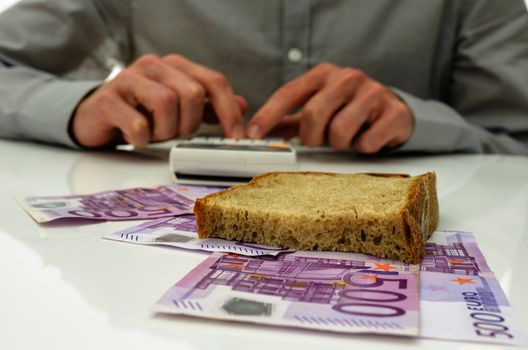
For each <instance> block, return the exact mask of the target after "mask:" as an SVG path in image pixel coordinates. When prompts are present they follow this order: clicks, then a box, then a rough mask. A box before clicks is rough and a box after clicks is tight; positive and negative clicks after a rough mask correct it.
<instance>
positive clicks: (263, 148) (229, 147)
mask: <svg viewBox="0 0 528 350" xmlns="http://www.w3.org/2000/svg"><path fill="white" fill-rule="evenodd" d="M175 147H177V148H192V149H211V150H212V149H214V150H226V151H256V152H277V153H291V152H293V151H292V150H291V148H289V147H288V146H287V145H284V144H280V143H277V144H267V145H241V144H228V143H214V144H213V143H195V142H192V143H191V142H184V143H180V144H178V145H176V146H175Z"/></svg>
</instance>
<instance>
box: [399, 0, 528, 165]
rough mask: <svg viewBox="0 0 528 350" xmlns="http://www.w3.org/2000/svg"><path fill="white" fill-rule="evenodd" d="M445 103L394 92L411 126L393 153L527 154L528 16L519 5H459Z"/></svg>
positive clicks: (507, 1)
mask: <svg viewBox="0 0 528 350" xmlns="http://www.w3.org/2000/svg"><path fill="white" fill-rule="evenodd" d="M463 4H464V6H462V11H461V17H460V28H459V37H458V43H457V46H456V47H455V48H454V50H455V53H454V56H453V57H454V59H453V62H452V68H451V76H450V77H449V91H448V93H447V94H446V95H447V100H446V101H442V102H441V101H433V100H425V99H421V98H418V97H415V96H413V95H411V94H408V93H406V92H404V91H400V90H397V89H395V92H396V93H397V94H398V95H399V96H400V97H401V99H402V100H403V101H404V102H405V103H406V104H407V105H408V106H409V107H410V109H411V110H412V112H413V114H414V118H415V126H414V131H413V134H412V136H411V138H410V139H409V140H408V141H407V142H406V143H405V144H404V145H403V146H402V147H400V148H399V149H398V151H425V152H431V153H438V152H475V153H503V154H524V155H528V12H527V11H526V7H525V5H524V3H523V1H520V0H503V1H491V0H489V1H468V2H467V3H463Z"/></svg>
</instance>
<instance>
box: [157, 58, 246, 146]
mask: <svg viewBox="0 0 528 350" xmlns="http://www.w3.org/2000/svg"><path fill="white" fill-rule="evenodd" d="M163 60H164V61H165V62H167V63H168V64H169V65H171V66H172V67H175V68H176V69H179V70H181V71H182V72H184V73H185V74H188V75H189V76H191V77H192V78H194V79H196V80H197V81H198V82H200V83H201V84H202V85H203V86H204V87H205V90H206V93H207V96H208V97H209V100H210V101H211V104H212V106H213V109H214V111H215V113H216V115H217V116H218V119H219V120H220V124H221V125H222V129H223V131H224V134H225V135H226V136H228V137H233V138H241V137H243V136H244V127H243V118H242V113H241V111H240V108H239V107H238V104H237V102H236V98H235V94H234V92H233V89H232V87H231V85H230V84H229V82H228V80H227V78H226V77H225V76H224V75H222V74H220V73H218V72H216V71H213V70H211V69H209V68H206V67H204V66H202V65H199V64H196V63H194V62H191V61H189V60H188V59H186V58H185V57H182V56H180V55H169V56H166V57H164V59H163Z"/></svg>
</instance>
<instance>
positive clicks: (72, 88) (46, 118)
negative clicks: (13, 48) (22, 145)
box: [21, 80, 102, 148]
mask: <svg viewBox="0 0 528 350" xmlns="http://www.w3.org/2000/svg"><path fill="white" fill-rule="evenodd" d="M101 84H102V81H71V80H54V81H51V82H49V83H46V84H43V85H42V86H39V88H38V90H35V92H34V93H32V94H31V96H29V97H28V100H27V102H26V103H25V104H24V107H23V114H24V116H25V117H24V118H23V120H22V121H21V124H22V125H21V126H22V128H23V129H24V130H26V132H27V134H28V135H31V137H32V138H34V139H36V140H40V141H44V142H49V143H59V144H62V145H65V146H68V147H71V148H80V147H79V145H78V144H77V143H75V142H74V140H72V138H71V137H70V135H69V133H68V125H69V123H70V119H71V117H72V116H73V112H74V111H75V108H77V105H78V104H79V102H80V101H81V100H82V99H83V97H85V96H86V95H87V94H88V93H89V92H90V91H92V90H93V89H95V88H96V87H97V86H99V85H101Z"/></svg>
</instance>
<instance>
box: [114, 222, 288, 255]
mask: <svg viewBox="0 0 528 350" xmlns="http://www.w3.org/2000/svg"><path fill="white" fill-rule="evenodd" d="M104 238H105V239H110V240H115V241H123V242H130V243H137V244H146V245H165V246H172V247H178V248H184V249H193V250H205V251H211V252H230V253H237V254H242V255H249V256H258V255H277V254H279V253H284V252H290V251H291V250H288V249H280V248H273V247H266V246H262V245H257V244H250V243H241V242H237V241H228V240H225V239H218V238H207V239H200V238H198V235H197V233H196V218H195V216H194V215H183V216H178V217H171V218H162V219H158V220H154V221H147V222H145V223H143V224H141V225H137V226H134V227H130V228H127V229H125V230H122V231H118V232H115V233H112V234H109V235H107V236H105V237H104Z"/></svg>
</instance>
